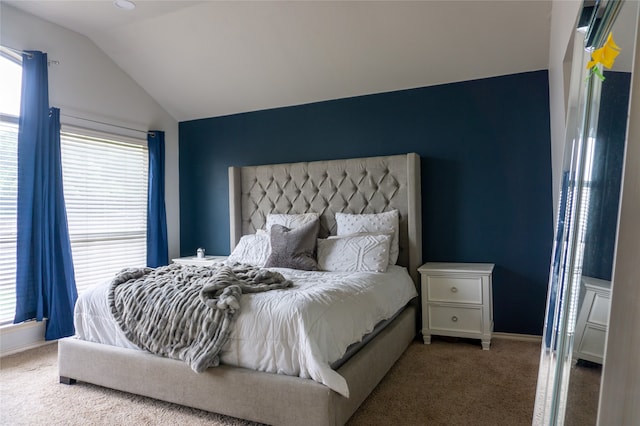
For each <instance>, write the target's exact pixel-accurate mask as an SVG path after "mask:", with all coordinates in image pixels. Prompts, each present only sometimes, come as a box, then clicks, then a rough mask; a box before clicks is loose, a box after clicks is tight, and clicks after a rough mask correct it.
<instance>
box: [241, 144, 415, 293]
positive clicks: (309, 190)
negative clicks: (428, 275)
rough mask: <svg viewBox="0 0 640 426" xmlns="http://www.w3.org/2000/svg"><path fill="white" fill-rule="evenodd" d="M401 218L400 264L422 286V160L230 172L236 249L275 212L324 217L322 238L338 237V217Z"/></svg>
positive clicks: (343, 162)
mask: <svg viewBox="0 0 640 426" xmlns="http://www.w3.org/2000/svg"><path fill="white" fill-rule="evenodd" d="M393 209H397V210H398V211H399V213H400V235H399V245H400V254H399V257H398V264H399V265H402V266H405V267H407V268H408V270H409V273H410V274H411V276H412V277H413V279H414V281H415V282H416V283H417V282H418V281H417V274H418V272H417V269H418V267H419V266H420V264H421V262H422V214H421V199H420V157H419V156H418V155H417V154H414V153H410V154H404V155H393V156H386V157H368V158H354V159H347V160H331V161H313V162H307V163H288V164H272V165H264V166H250V167H229V216H230V226H231V250H233V248H234V247H235V246H236V244H237V243H238V241H239V240H240V237H241V236H242V235H245V234H251V233H255V232H256V230H258V229H261V228H263V227H264V225H265V222H266V217H267V214H269V213H306V212H317V213H320V238H324V237H326V236H328V235H335V233H336V222H335V213H336V212H345V213H381V212H384V211H389V210H393Z"/></svg>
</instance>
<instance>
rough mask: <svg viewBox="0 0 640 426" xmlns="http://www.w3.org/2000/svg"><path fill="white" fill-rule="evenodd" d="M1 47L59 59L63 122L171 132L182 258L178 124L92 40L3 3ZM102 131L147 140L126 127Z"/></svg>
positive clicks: (171, 200) (54, 86) (170, 191)
mask: <svg viewBox="0 0 640 426" xmlns="http://www.w3.org/2000/svg"><path fill="white" fill-rule="evenodd" d="M0 43H2V44H3V45H5V46H8V47H12V48H15V49H20V50H28V49H31V50H40V51H43V52H46V53H47V54H48V57H49V60H55V61H59V64H58V65H51V66H50V67H49V103H50V104H51V106H55V107H58V108H60V110H61V111H60V112H61V114H63V116H62V118H61V121H62V123H63V124H65V123H66V124H75V125H79V126H82V127H93V128H96V127H97V126H96V125H95V124H91V123H89V122H84V121H78V120H73V119H70V118H68V117H65V116H64V114H71V115H75V116H81V117H83V118H88V119H92V120H98V121H102V122H106V123H110V124H115V125H119V126H124V127H130V128H134V129H141V130H147V129H156V130H164V131H165V139H166V141H165V143H166V168H165V173H166V181H165V182H166V183H165V185H166V187H165V197H166V204H167V231H168V239H169V257H170V258H171V257H175V256H178V255H179V254H180V212H179V198H178V122H177V121H176V120H175V119H174V118H173V117H171V116H170V115H169V114H168V113H167V112H166V111H165V110H164V109H162V108H161V107H160V105H159V104H158V103H157V102H156V101H155V100H154V99H153V98H152V97H151V96H149V95H148V94H147V93H146V92H145V91H144V90H143V89H142V88H141V87H140V86H138V84H137V83H136V82H135V81H133V80H132V79H131V78H130V77H129V76H128V75H127V74H126V73H125V72H124V71H122V69H121V68H120V67H118V66H117V65H116V64H115V62H113V61H112V60H111V59H110V58H109V57H108V56H107V55H106V54H105V53H104V52H103V51H102V50H100V49H99V48H98V47H97V46H96V45H95V44H94V43H93V42H92V41H91V40H89V39H88V38H87V37H85V36H83V35H80V34H78V33H75V32H73V31H69V30H67V29H66V28H63V27H60V26H58V25H55V24H52V23H50V22H47V21H44V20H42V19H39V18H36V17H35V16H33V15H29V14H27V13H25V12H22V11H20V10H18V9H15V8H13V7H11V6H7V5H6V4H3V3H1V2H0ZM141 54H144V52H141ZM102 129H108V130H110V131H112V132H114V133H122V134H125V135H130V136H137V137H138V138H140V137H142V138H143V139H144V138H146V136H144V135H143V134H141V133H137V134H131V133H130V132H127V131H123V130H122V129H117V128H111V129H109V128H102ZM98 130H101V129H100V128H99V129H98Z"/></svg>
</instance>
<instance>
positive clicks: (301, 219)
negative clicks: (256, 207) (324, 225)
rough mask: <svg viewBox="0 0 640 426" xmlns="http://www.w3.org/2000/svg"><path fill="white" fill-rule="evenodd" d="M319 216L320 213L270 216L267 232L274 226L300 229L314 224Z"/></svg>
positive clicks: (268, 217) (268, 216) (266, 226)
mask: <svg viewBox="0 0 640 426" xmlns="http://www.w3.org/2000/svg"><path fill="white" fill-rule="evenodd" d="M319 216H320V215H319V214H318V213H300V214H268V215H267V223H266V225H265V230H266V231H267V232H270V231H271V227H272V226H273V225H282V226H286V227H287V228H289V229H294V228H298V227H300V226H302V225H306V224H307V223H310V222H313V221H314V220H316V219H317V218H318V217H319Z"/></svg>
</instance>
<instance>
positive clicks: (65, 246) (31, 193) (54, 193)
mask: <svg viewBox="0 0 640 426" xmlns="http://www.w3.org/2000/svg"><path fill="white" fill-rule="evenodd" d="M22 59H23V62H22V99H21V106H20V119H19V130H18V212H17V222H18V229H17V233H18V235H17V252H16V255H17V265H16V316H15V319H14V322H15V323H19V322H23V321H27V320H31V319H35V320H38V321H42V320H43V319H45V318H47V319H48V320H47V324H46V331H45V339H47V340H54V339H58V338H61V337H65V336H70V335H72V334H74V328H73V308H74V305H75V302H76V299H77V291H76V284H75V278H74V272H73V261H72V258H71V245H70V243H69V231H68V228H67V216H66V209H65V204H64V193H63V190H62V165H61V157H60V110H58V109H57V108H52V109H51V110H50V109H49V84H48V77H47V55H46V53H42V52H35V51H30V52H27V53H25V54H24V55H23V58H22Z"/></svg>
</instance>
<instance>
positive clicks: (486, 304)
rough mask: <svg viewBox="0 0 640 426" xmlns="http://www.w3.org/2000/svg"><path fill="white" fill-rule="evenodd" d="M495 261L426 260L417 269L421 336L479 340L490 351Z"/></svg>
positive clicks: (424, 337)
mask: <svg viewBox="0 0 640 426" xmlns="http://www.w3.org/2000/svg"><path fill="white" fill-rule="evenodd" d="M493 266H494V265H493V264H492V263H435V262H433V263H432V262H429V263H425V264H424V265H422V266H421V267H419V268H418V272H420V276H421V290H422V337H423V339H424V343H425V344H427V345H428V344H430V343H431V336H432V335H434V334H435V335H438V336H453V337H468V338H472V339H480V340H481V342H482V349H484V350H489V346H490V345H491V333H492V332H493V290H492V283H491V280H492V278H491V277H492V273H493Z"/></svg>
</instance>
